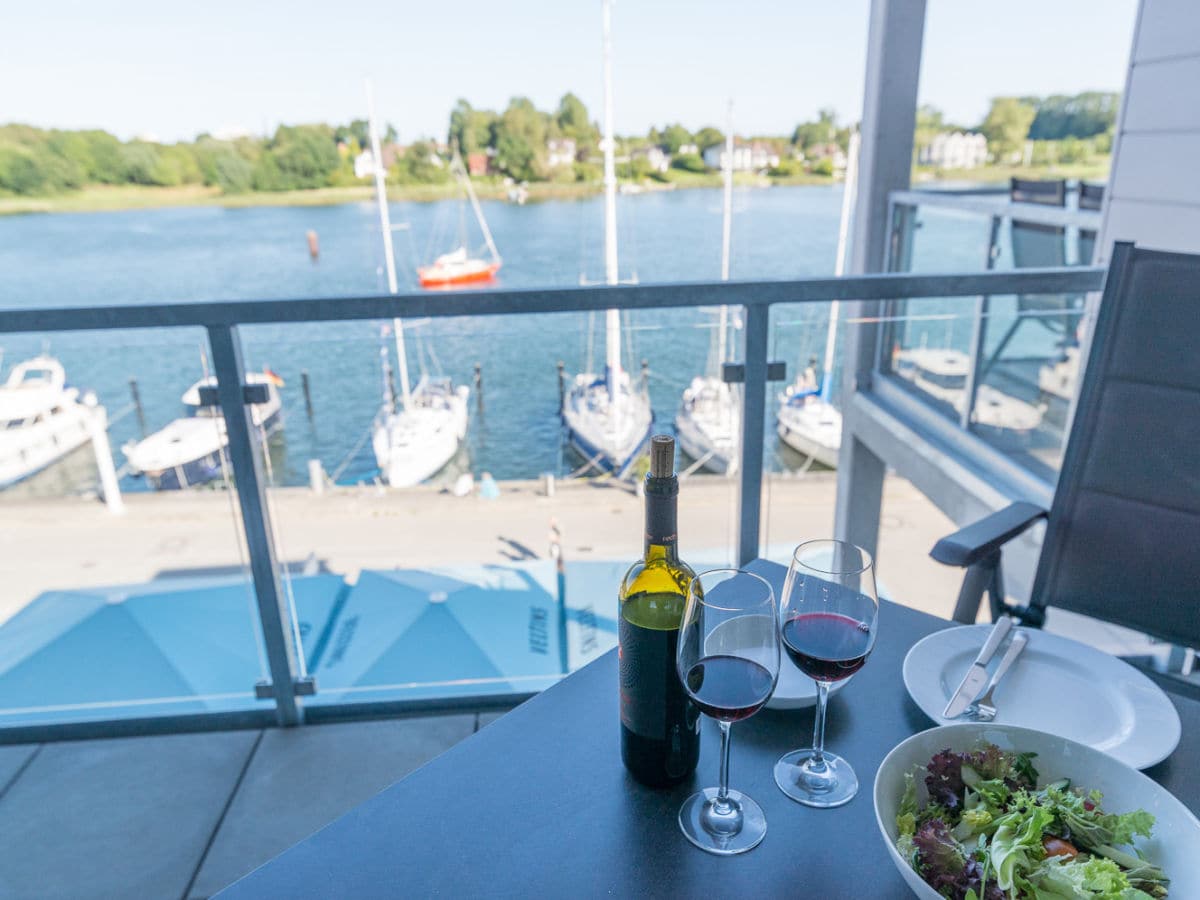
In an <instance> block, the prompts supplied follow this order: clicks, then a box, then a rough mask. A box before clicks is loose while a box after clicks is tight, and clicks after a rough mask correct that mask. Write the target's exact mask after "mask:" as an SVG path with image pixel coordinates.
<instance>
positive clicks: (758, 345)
mask: <svg viewBox="0 0 1200 900" xmlns="http://www.w3.org/2000/svg"><path fill="white" fill-rule="evenodd" d="M742 309H743V312H744V315H745V317H746V327H745V329H744V330H743V334H744V335H745V350H744V360H745V366H746V378H745V382H744V384H743V385H742V460H741V470H742V474H741V482H740V489H739V491H738V503H737V509H738V532H737V533H738V542H737V560H738V565H739V566H744V565H746V564H747V563H748V562H750V561H751V560H753V559H756V558H757V557H758V532H759V524H760V519H761V515H762V479H763V431H764V429H765V427H766V412H767V338H768V335H769V331H770V324H771V308H770V307H769V306H767V305H765V304H764V305H756V306H744V307H742Z"/></svg>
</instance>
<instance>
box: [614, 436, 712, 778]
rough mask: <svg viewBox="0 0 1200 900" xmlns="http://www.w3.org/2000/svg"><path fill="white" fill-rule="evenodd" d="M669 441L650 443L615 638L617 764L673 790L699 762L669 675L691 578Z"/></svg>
mask: <svg viewBox="0 0 1200 900" xmlns="http://www.w3.org/2000/svg"><path fill="white" fill-rule="evenodd" d="M678 497H679V479H678V478H676V477H675V439H674V438H672V437H669V436H667V435H655V436H654V437H653V438H651V441H650V471H649V473H647V475H646V549H645V554H644V555H643V556H642V558H641V559H640V560H638V561H637V562H635V563H634V564H633V565H632V566H631V567H630V569H629V571H628V572H627V573H626V574H625V578H624V580H623V581H622V582H621V593H620V604H621V612H620V620H619V626H618V634H619V639H620V649H619V650H618V654H619V660H620V682H621V759H622V761H623V762H624V763H625V767H626V768H627V769H628V770H629V772H630V774H632V775H633V777H634V778H636V779H637V780H638V781H640V782H641V783H642V784H646V785H649V786H651V787H665V786H668V785H672V784H678V783H679V782H681V781H683V780H684V779H685V778H687V777H688V776H689V775H691V774H692V772H693V771H695V768H696V761H697V759H699V756H700V713H699V711H698V710H697V709H696V707H695V705H693V703H692V701H691V700H690V699H689V698H688V695H687V692H686V691H685V690H684V688H683V684H682V683H681V682H680V680H679V675H678V674H677V673H676V670H675V651H676V649H677V647H678V644H679V626H680V623H681V622H682V620H683V607H684V603H685V602H686V600H687V588H688V583H689V582H690V581H691V580H692V579H693V578H694V577H695V573H694V572H693V571H692V570H691V568H689V567H688V565H687V564H686V563H685V562H683V561H682V560H681V559H680V558H679V549H678V544H679V539H678V535H677V533H676V519H677V515H676V502H677V499H678Z"/></svg>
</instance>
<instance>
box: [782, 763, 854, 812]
mask: <svg viewBox="0 0 1200 900" xmlns="http://www.w3.org/2000/svg"><path fill="white" fill-rule="evenodd" d="M813 757H814V753H813V751H812V749H806V750H793V751H792V752H791V753H787V754H784V755H783V756H781V757H780V758H779V762H777V763H775V783H776V784H777V785H779V789H780V790H781V791H783V792H784V793H785V794H787V796H788V797H790V798H791V799H793V800H795V801H796V802H797V803H803V804H804V805H805V806H816V807H821V808H825V809H827V808H829V807H833V806H841V805H842V804H844V803H849V802H850V801H851V800H852V799H854V795H855V794H857V793H858V776H857V775H855V774H854V769H852V768H851V767H850V763H848V762H846V760H844V759H842V758H841V757H840V756H837V755H836V754H833V753H829V752H828V751H826V752H825V753H823V754H822V758H823V759H824V761H825V765H824V766H823V767H821V768H819V769H816V770H814V769H813V767H812V761H813Z"/></svg>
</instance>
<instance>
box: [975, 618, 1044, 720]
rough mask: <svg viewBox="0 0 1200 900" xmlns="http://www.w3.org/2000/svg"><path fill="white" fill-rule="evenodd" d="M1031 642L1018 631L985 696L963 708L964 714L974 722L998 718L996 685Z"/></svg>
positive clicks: (984, 693) (997, 667)
mask: <svg viewBox="0 0 1200 900" xmlns="http://www.w3.org/2000/svg"><path fill="white" fill-rule="evenodd" d="M1028 642H1029V638H1027V637H1026V636H1025V635H1023V634H1020V633H1018V634H1017V635H1016V637H1014V638H1013V639H1012V643H1011V644H1009V645H1008V650H1007V651H1005V654H1004V658H1003V659H1001V660H1000V665H998V666H996V671H995V673H994V674H993V675H992V680H991V681H989V682H988V686H987V690H986V691H984V692H983V696H982V697H980V698H979V699H978V700H976V701H975V702H974V703H972V704H971V705H970V706H968V707H967V708H966V709H965V710H963V715H964V716H965V717H966V718H968V719H970V720H971V721H972V722H990V721H992V719H994V718H996V702H995V701H994V700H993V699H992V694H994V693H995V692H996V686H997V685H998V684H1000V679H1001V678H1003V677H1004V676H1005V674H1006V673H1007V672H1008V669H1009V667H1010V666H1011V665H1012V664H1013V663H1014V662H1016V660H1017V657H1018V656H1020V655H1021V651H1022V650H1024V649H1025V645H1026V644H1027V643H1028Z"/></svg>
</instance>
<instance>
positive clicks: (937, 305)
mask: <svg viewBox="0 0 1200 900" xmlns="http://www.w3.org/2000/svg"><path fill="white" fill-rule="evenodd" d="M978 302H979V301H978V299H977V298H973V297H939V298H931V299H918V300H900V301H894V302H893V303H891V304H889V309H888V311H887V313H886V318H887V320H888V321H887V322H886V327H885V329H884V335H885V337H884V341H883V346H884V348H885V352H884V356H883V359H882V360H881V368H882V369H883V371H885V372H890V373H892V374H894V375H897V376H899V377H898V378H897V379H896V383H897V384H898V385H900V386H901V387H903V388H905V389H907V390H910V391H912V392H913V393H915V394H917V395H918V396H919V397H920V398H921V399H922V400H924V401H925V402H926V403H928V404H929V405H930V407H931V408H933V409H934V410H936V411H937V412H938V413H940V414H941V415H943V416H945V417H946V418H947V419H949V420H950V421H952V422H955V423H958V422H961V421H962V417H963V412H964V410H965V408H966V404H967V388H968V383H969V381H970V372H971V360H972V354H971V345H972V338H973V335H974V334H975V328H976V318H977V317H976V309H977V307H978Z"/></svg>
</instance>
